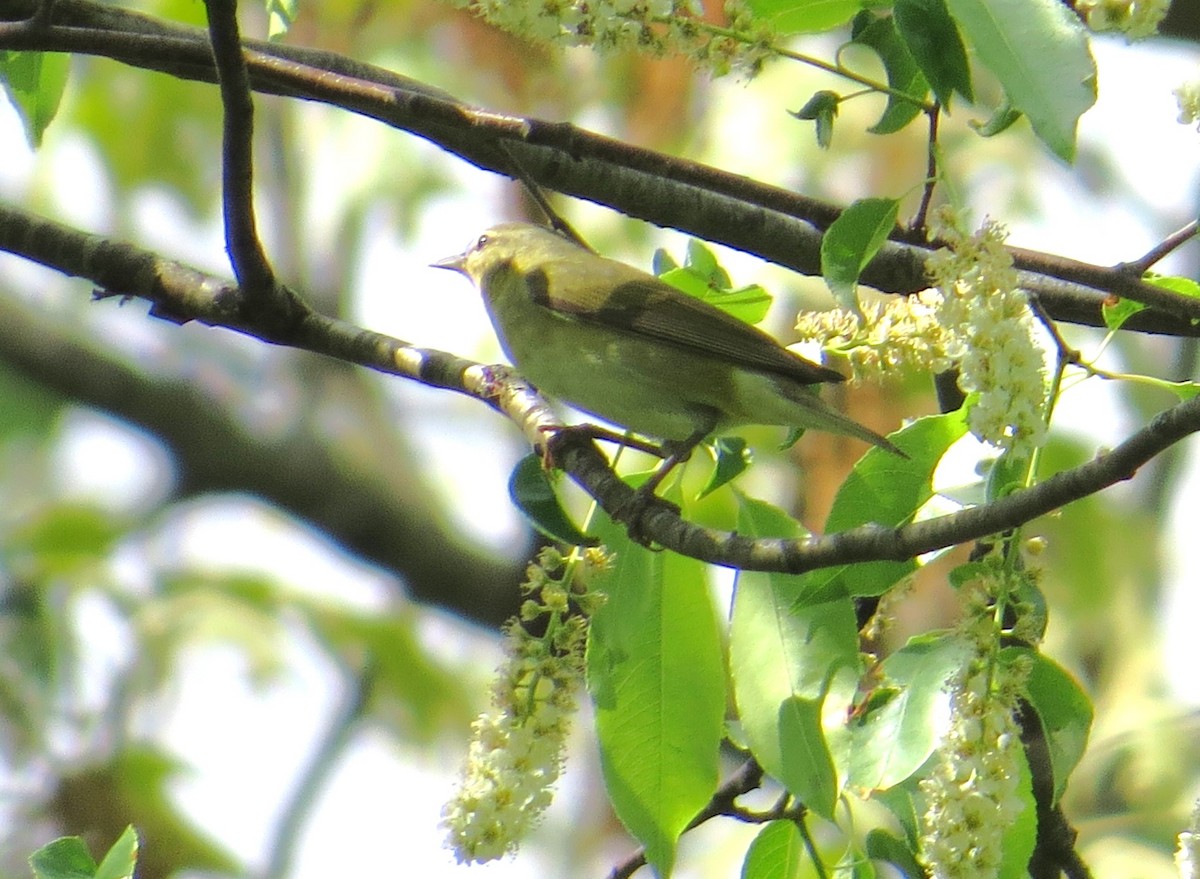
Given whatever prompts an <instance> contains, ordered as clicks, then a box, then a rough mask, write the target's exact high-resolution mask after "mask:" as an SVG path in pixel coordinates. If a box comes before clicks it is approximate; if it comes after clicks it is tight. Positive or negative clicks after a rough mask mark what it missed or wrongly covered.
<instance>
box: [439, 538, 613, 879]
mask: <svg viewBox="0 0 1200 879" xmlns="http://www.w3.org/2000/svg"><path fill="white" fill-rule="evenodd" d="M608 563H609V559H608V557H607V556H606V555H604V553H603V551H602V550H599V549H588V550H586V551H584V553H583V554H582V556H581V557H580V558H579V559H575V558H574V557H573V558H572V559H571V560H567V559H564V558H563V557H562V556H561V555H560V554H559V553H558V551H557V550H554V549H552V548H550V549H545V550H543V551H542V553H541V555H540V556H539V557H538V561H537V563H536V564H533V565H530V567H529V572H528V578H527V580H526V583H525V586H524V588H525V591H526V593H527V594H530V595H536V597H537V600H534V599H533V598H530V599H528V600H527V601H526V602H525V604H524V606H523V607H522V610H521V616H522V618H523V619H525V620H531V619H534V618H537V617H539V616H543V615H547V616H549V618H550V619H549V624H548V625H547V631H546V634H545V636H543V637H541V638H535V637H533V636H532V635H530V634H529V633H528V632H527V631H526V629H525V627H524V626H523V625H522V624H521V622H520V621H519V620H515V619H514V620H511V621H510V622H509V624H508V627H507V629H506V634H507V636H508V642H507V651H508V654H509V657H508V661H507V662H506V663H505V665H504V666H503V667H502V668H501V669H500V672H499V677H498V679H497V681H496V684H495V686H494V689H493V692H492V704H493V707H494V710H493V711H490V712H487V713H485V714H483V715H481V716H480V717H479V718H478V719H477V720H476V721H475V723H474V724H472V727H471V729H472V732H473V738H472V741H471V747H470V750H469V751H468V753H467V764H466V768H465V769H464V771H463V779H462V783H461V786H460V787H459V790H458V792H457V794H456V795H455V797H454V799H452V800H451V801H450V802H449V803H448V804H447V805H446V808H445V809H444V810H443V812H442V819H443V820H442V824H443V826H444V827H445V828H446V830H447V838H446V845H447V847H448V848H450V849H452V850H453V851H454V854H455V857H456V858H457V859H458V861H459V862H460V863H482V862H484V861H492V860H496V859H497V858H500V857H503V856H504V855H506V854H511V853H513V852H515V851H516V849H517V846H518V845H519V844H520V842H521V840H522V839H523V838H524V837H525V836H526V835H527V834H528V833H529V831H530V830H531V829H532V828H533V827H534V826H535V825H536V824H537V823H538V821H539V820H541V817H542V813H543V812H545V811H546V808H547V807H548V806H549V805H550V801H551V799H552V797H553V793H552V788H553V786H554V784H555V782H556V781H558V776H559V774H560V773H561V771H562V763H563V748H564V746H565V744H566V737H567V732H568V731H569V729H570V723H571V716H572V715H573V714H574V712H575V693H576V691H577V690H578V689H579V685H580V684H581V682H582V681H583V661H584V660H583V656H584V648H585V645H586V643H587V627H588V615H589V614H590V613H591V612H592V611H593V610H594V608H595V606H596V605H597V604H598V603H599V602H600V601H602V600H603V599H602V597H601V596H598V595H597V594H596V593H588V592H586V590H585V589H584V588H583V587H582V586H581V585H580V584H581V583H582V581H583V579H584V576H585V575H586V574H588V573H589V572H590V571H593V570H598V569H603V568H604V567H605V566H606V565H607V564H608ZM571 600H574V601H575V603H576V605H577V607H578V608H579V610H578V611H577V612H574V613H571V612H569V603H570V601H571Z"/></svg>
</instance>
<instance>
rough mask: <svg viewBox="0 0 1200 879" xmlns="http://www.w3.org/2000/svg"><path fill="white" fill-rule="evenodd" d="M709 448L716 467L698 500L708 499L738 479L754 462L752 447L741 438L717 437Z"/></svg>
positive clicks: (697, 497)
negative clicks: (723, 486) (722, 487)
mask: <svg viewBox="0 0 1200 879" xmlns="http://www.w3.org/2000/svg"><path fill="white" fill-rule="evenodd" d="M708 448H709V449H710V451H711V452H712V455H713V459H714V461H715V463H716V466H715V467H713V471H712V475H711V476H709V478H708V482H707V483H705V485H704V488H702V489H701V490H700V494H698V495H697V496H696V499H697V500H699V499H700V498H703V497H708V495H710V494H712V493H713V492H714V491H716V490H717V489H718V488H720V487H721V486H722V485H725V484H726V483H729V482H732V481H733V480H735V479H737V478H738V477H739V476H741V475H742V474H743V473H745V472H746V468H748V467H749V466H750V464H751V462H752V461H753V460H754V455H753V453H752V452H751V451H750V447H749V446H748V445H747V444H746V441H745V440H744V439H743V438H742V437H740V436H720V437H717V438H716V439H715V440H713V442H712V444H711V445H710V446H709V447H708Z"/></svg>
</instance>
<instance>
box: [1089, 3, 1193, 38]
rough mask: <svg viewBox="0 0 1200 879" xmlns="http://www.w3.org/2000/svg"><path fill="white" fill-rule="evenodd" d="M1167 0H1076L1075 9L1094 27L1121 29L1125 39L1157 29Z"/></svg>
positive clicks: (1167, 4)
mask: <svg viewBox="0 0 1200 879" xmlns="http://www.w3.org/2000/svg"><path fill="white" fill-rule="evenodd" d="M1170 8H1171V0H1076V3H1075V11H1076V12H1078V13H1079V14H1080V15H1082V16H1083V18H1084V21H1086V22H1087V25H1088V27H1090V28H1091V29H1092V30H1094V31H1097V32H1098V31H1121V32H1122V33H1124V34H1125V38H1126V39H1127V40H1129V41H1131V42H1132V41H1133V40H1143V39H1145V38H1146V37H1150V36H1154V34H1156V33H1158V24H1159V22H1161V21H1162V20H1163V18H1165V17H1166V15H1167V10H1169V9H1170Z"/></svg>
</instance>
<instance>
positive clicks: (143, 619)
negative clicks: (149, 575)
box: [132, 570, 283, 687]
mask: <svg viewBox="0 0 1200 879" xmlns="http://www.w3.org/2000/svg"><path fill="white" fill-rule="evenodd" d="M158 586H159V589H158V592H157V593H156V594H155V595H153V596H151V597H149V598H148V599H146V600H144V601H141V602H139V603H138V604H137V605H136V608H135V611H134V615H133V620H132V621H133V624H134V625H135V627H136V631H137V633H138V635H139V646H140V650H141V661H142V672H143V674H144V676H145V680H144V683H145V685H146V686H148V687H155V686H161V685H163V684H164V683H165V682H166V681H167V679H168V678H169V677H170V675H171V673H172V672H173V671H174V670H175V662H176V661H177V660H178V658H179V656H180V653H181V652H182V651H183V649H184V648H186V647H188V646H191V645H195V644H204V645H208V644H221V645H227V646H231V647H233V648H235V649H236V650H238V651H239V652H240V654H241V655H242V657H243V659H244V660H245V662H246V666H247V669H248V671H249V674H250V677H251V679H252V680H254V681H255V682H258V683H263V682H265V681H268V680H270V679H271V678H272V677H274V676H275V675H277V674H278V673H279V672H280V670H281V669H282V668H283V662H282V649H283V642H282V640H281V638H282V635H283V622H282V620H281V618H280V611H281V608H282V596H281V594H280V591H279V587H278V584H277V583H276V582H275V581H274V580H272V579H271V578H270V577H269V576H267V575H264V574H259V573H257V572H252V571H251V572H246V571H236V570H235V571H222V572H218V571H209V570H176V571H167V572H164V573H162V574H161V575H160V577H159V582H158Z"/></svg>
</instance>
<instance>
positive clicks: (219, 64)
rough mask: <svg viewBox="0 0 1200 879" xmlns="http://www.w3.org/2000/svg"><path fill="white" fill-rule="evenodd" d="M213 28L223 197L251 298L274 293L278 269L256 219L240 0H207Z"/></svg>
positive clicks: (238, 270) (232, 255)
mask: <svg viewBox="0 0 1200 879" xmlns="http://www.w3.org/2000/svg"><path fill="white" fill-rule="evenodd" d="M205 6H206V7H207V9H208V33H209V38H210V40H211V42H212V55H213V63H214V65H215V67H216V70H217V83H218V85H219V86H220V92H221V106H222V108H223V109H224V115H223V118H222V120H221V137H222V144H221V201H222V206H223V209H224V217H225V246H226V249H227V250H228V251H229V259H230V261H231V263H232V265H233V274H234V277H236V278H237V280H238V284H239V285H240V286H241V287H242V289H243V290H245V291H246V295H247V297H248V299H250V300H251V301H256V300H260V299H273V298H274V297H273V295H272V293H273V291H274V290H275V287H276V281H275V272H274V271H273V270H272V269H271V264H270V263H269V262H268V261H267V254H266V252H265V251H264V250H263V246H262V242H261V241H260V240H259V237H258V228H257V225H256V223H255V219H254V102H253V101H252V100H251V97H250V77H249V75H248V74H247V73H246V60H245V58H244V57H243V56H242V38H241V35H240V34H239V33H238V23H237V0H206V2H205Z"/></svg>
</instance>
